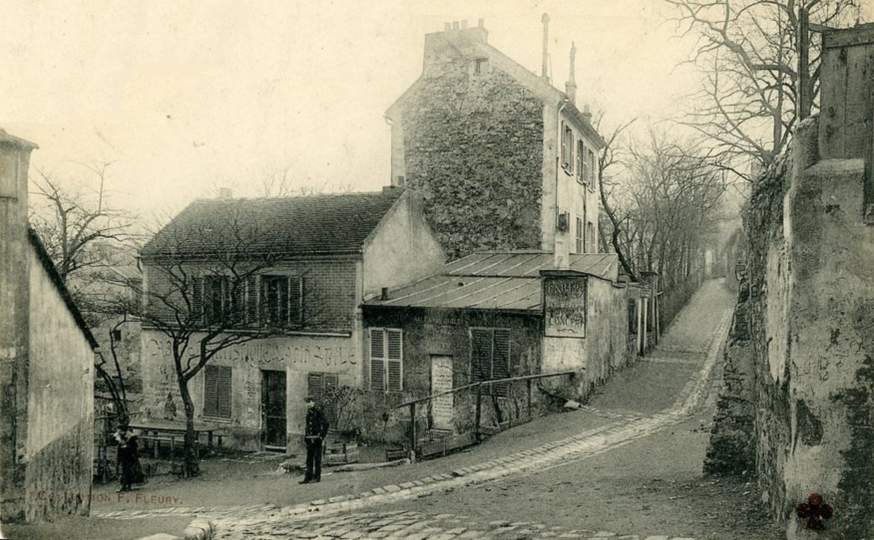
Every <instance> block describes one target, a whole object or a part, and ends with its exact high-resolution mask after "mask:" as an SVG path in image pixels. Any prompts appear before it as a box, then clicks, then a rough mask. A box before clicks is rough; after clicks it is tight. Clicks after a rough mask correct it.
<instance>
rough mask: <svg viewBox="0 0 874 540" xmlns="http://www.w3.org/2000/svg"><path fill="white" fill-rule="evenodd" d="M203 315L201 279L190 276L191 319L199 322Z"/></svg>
mask: <svg viewBox="0 0 874 540" xmlns="http://www.w3.org/2000/svg"><path fill="white" fill-rule="evenodd" d="M202 317H203V279H202V278H199V277H195V278H191V320H192V321H197V323H198V324H199V323H200V322H202V321H201V319H202Z"/></svg>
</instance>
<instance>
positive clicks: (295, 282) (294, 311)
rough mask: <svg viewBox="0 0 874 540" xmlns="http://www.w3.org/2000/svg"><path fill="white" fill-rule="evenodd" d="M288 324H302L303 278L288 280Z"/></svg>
mask: <svg viewBox="0 0 874 540" xmlns="http://www.w3.org/2000/svg"><path fill="white" fill-rule="evenodd" d="M288 289H289V290H288V322H289V323H290V324H291V325H292V326H294V325H299V324H302V323H303V277H291V278H289V280H288Z"/></svg>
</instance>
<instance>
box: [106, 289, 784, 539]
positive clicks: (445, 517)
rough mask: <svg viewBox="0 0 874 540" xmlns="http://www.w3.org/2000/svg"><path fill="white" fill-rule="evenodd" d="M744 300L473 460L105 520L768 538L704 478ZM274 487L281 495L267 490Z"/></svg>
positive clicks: (254, 528)
mask: <svg viewBox="0 0 874 540" xmlns="http://www.w3.org/2000/svg"><path fill="white" fill-rule="evenodd" d="M732 298H733V296H732V294H731V292H730V291H728V290H727V289H725V287H724V286H723V285H722V283H721V282H719V281H710V282H707V283H705V284H704V286H703V287H702V288H701V290H700V291H699V292H698V293H697V294H696V295H695V296H694V297H693V299H692V301H691V302H690V304H689V305H688V306H687V307H686V308H685V309H684V310H683V311H682V312H681V314H680V315H679V316H678V319H677V320H676V321H675V323H674V324H673V325H672V326H671V328H670V329H669V331H668V332H667V333H666V334H665V336H664V337H663V340H662V342H661V343H660V344H659V346H658V348H657V350H655V351H654V352H653V353H652V354H651V355H650V356H648V357H647V358H645V359H644V360H642V361H641V362H640V363H638V364H637V365H636V366H634V367H632V368H630V369H628V370H626V371H624V372H622V373H619V374H617V375H616V376H615V377H614V378H613V380H612V381H611V382H610V383H608V384H607V385H606V386H605V387H603V389H601V391H599V392H598V393H597V395H595V396H594V397H593V399H592V400H591V402H590V403H589V404H588V405H587V406H586V407H584V408H583V409H582V410H580V411H575V412H571V413H566V414H563V415H559V416H557V417H552V418H547V419H541V420H540V421H536V422H532V423H530V424H528V425H526V426H522V427H520V428H516V429H513V430H510V431H508V432H505V433H502V434H500V435H499V436H496V437H494V438H492V439H490V440H489V441H487V442H486V443H484V444H483V445H481V446H480V447H477V448H474V449H472V450H471V451H468V452H464V453H461V454H456V455H454V456H451V457H449V458H444V459H440V460H434V461H429V462H424V463H420V464H417V465H411V466H403V467H398V468H394V469H389V470H382V471H366V472H358V473H336V474H332V475H330V476H327V477H326V479H325V480H324V481H323V482H322V484H320V485H318V486H317V489H318V490H319V491H317V492H315V491H313V490H308V489H306V490H305V489H303V487H302V486H298V485H297V484H296V482H293V480H296V479H291V478H288V477H283V478H270V479H260V480H259V479H256V481H254V482H253V481H252V480H251V479H250V480H249V489H248V490H247V491H245V492H240V491H235V490H232V489H229V487H228V485H227V484H225V483H222V490H221V491H222V492H223V493H224V494H226V495H225V496H227V494H229V493H232V492H233V493H235V494H236V496H238V497H240V496H241V493H248V494H250V497H248V498H246V500H245V501H243V500H239V503H238V504H236V505H229V504H214V505H213V504H209V502H210V501H209V497H208V496H206V497H199V496H196V495H193V494H192V493H187V494H186V493H183V492H178V493H176V492H173V493H174V495H173V496H178V499H179V500H181V501H186V502H187V501H192V500H199V501H201V502H203V503H204V504H203V505H198V506H188V505H186V506H184V507H178V506H177V507H172V508H156V509H151V510H140V511H130V510H118V511H113V509H111V508H112V507H110V508H107V511H104V512H102V513H101V514H100V515H101V516H102V517H107V518H126V517H143V516H154V515H161V514H162V513H166V514H175V515H178V514H197V515H200V516H202V517H206V518H208V519H210V520H211V521H213V522H214V523H215V525H216V529H217V530H216V537H217V538H228V539H230V538H320V537H321V538H332V537H334V538H336V537H343V538H386V537H390V538H476V537H486V536H488V537H496V538H541V537H543V538H551V537H561V538H612V537H617V538H621V537H622V536H621V535H626V537H627V538H650V537H651V538H729V539H731V538H738V539H740V538H769V537H770V536H769V534H770V533H769V532H768V531H767V530H766V529H765V528H762V525H761V524H762V523H765V520H764V519H763V517H762V516H759V515H758V514H757V513H756V512H755V511H752V510H750V511H748V510H747V508H746V506H747V505H749V506H750V507H752V506H753V505H752V504H748V503H753V502H755V501H754V500H753V499H754V496H753V495H752V488H751V487H749V486H746V485H743V484H734V483H732V482H727V481H725V480H721V481H717V480H711V479H707V478H703V477H702V474H701V463H702V460H703V456H704V452H705V449H706V443H707V432H708V430H709V418H710V415H711V414H712V409H713V402H714V399H715V395H716V394H715V392H716V389H717V386H716V385H717V383H718V370H715V369H714V368H715V366H716V364H717V362H716V361H717V359H718V355H719V352H720V350H721V344H722V341H723V339H724V337H725V334H726V331H727V327H728V324H729V321H730V308H731V305H732V304H731V303H732ZM538 430H542V432H541V433H539V432H538ZM266 482H270V484H269V486H270V488H273V489H269V488H268V489H266V490H262V489H261V488H259V485H258V484H262V487H267V484H265V483H266ZM278 486H281V487H282V488H284V490H287V491H283V493H281V494H278V492H277V491H275V489H276V488H277V487H278ZM189 487H190V486H189ZM203 487H204V488H206V486H203ZM162 493H164V492H163V491H162ZM166 493H171V492H166ZM307 495H310V497H309V498H307ZM313 495H315V497H313ZM223 502H224V501H223ZM243 502H244V503H245V504H240V503H243Z"/></svg>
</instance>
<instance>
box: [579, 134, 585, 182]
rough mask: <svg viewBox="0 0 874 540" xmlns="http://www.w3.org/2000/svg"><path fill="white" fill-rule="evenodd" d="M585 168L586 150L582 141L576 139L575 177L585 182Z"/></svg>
mask: <svg viewBox="0 0 874 540" xmlns="http://www.w3.org/2000/svg"><path fill="white" fill-rule="evenodd" d="M585 168H586V152H585V146H583V141H577V178H578V179H579V180H580V181H582V182H585V181H586V176H585Z"/></svg>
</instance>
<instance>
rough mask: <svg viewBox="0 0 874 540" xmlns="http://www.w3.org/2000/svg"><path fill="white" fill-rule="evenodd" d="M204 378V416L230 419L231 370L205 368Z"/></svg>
mask: <svg viewBox="0 0 874 540" xmlns="http://www.w3.org/2000/svg"><path fill="white" fill-rule="evenodd" d="M203 378H204V381H203V415H204V416H212V417H217V418H230V417H231V368H230V367H227V366H206V367H204V368H203Z"/></svg>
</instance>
